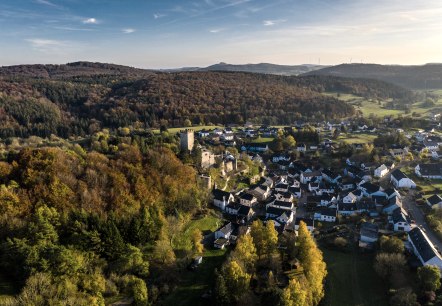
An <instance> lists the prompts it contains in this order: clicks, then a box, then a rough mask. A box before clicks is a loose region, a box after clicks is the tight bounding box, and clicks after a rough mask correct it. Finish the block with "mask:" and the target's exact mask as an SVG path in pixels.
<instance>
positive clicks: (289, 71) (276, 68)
mask: <svg viewBox="0 0 442 306" xmlns="http://www.w3.org/2000/svg"><path fill="white" fill-rule="evenodd" d="M325 67H326V66H320V65H275V64H269V63H259V64H244V65H232V64H227V63H219V64H215V65H211V66H208V67H205V68H200V69H199V70H200V71H241V72H253V73H265V74H277V75H299V74H302V73H306V72H309V71H314V70H317V69H321V68H325Z"/></svg>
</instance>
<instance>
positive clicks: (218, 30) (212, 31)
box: [209, 29, 224, 34]
mask: <svg viewBox="0 0 442 306" xmlns="http://www.w3.org/2000/svg"><path fill="white" fill-rule="evenodd" d="M222 31H224V29H211V30H209V32H210V33H214V34H216V33H219V32H222Z"/></svg>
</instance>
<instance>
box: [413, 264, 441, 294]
mask: <svg viewBox="0 0 442 306" xmlns="http://www.w3.org/2000/svg"><path fill="white" fill-rule="evenodd" d="M440 278H441V273H440V270H439V268H438V267H437V266H432V265H429V266H423V267H420V268H418V269H417V279H418V280H419V285H420V286H421V288H422V289H423V290H424V291H437V290H438V289H439V288H440V286H441V282H440Z"/></svg>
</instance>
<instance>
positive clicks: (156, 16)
mask: <svg viewBox="0 0 442 306" xmlns="http://www.w3.org/2000/svg"><path fill="white" fill-rule="evenodd" d="M163 17H166V15H165V14H159V13H156V14H153V18H154V19H160V18H163Z"/></svg>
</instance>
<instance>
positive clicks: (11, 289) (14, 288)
mask: <svg viewBox="0 0 442 306" xmlns="http://www.w3.org/2000/svg"><path fill="white" fill-rule="evenodd" d="M16 294H18V284H16V283H14V282H12V281H10V280H9V279H8V277H7V276H5V275H3V274H1V273H0V305H2V301H3V300H5V299H7V298H9V297H11V296H14V295H16Z"/></svg>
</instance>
